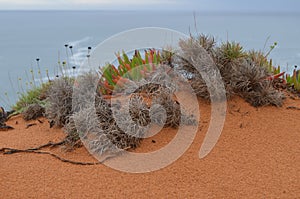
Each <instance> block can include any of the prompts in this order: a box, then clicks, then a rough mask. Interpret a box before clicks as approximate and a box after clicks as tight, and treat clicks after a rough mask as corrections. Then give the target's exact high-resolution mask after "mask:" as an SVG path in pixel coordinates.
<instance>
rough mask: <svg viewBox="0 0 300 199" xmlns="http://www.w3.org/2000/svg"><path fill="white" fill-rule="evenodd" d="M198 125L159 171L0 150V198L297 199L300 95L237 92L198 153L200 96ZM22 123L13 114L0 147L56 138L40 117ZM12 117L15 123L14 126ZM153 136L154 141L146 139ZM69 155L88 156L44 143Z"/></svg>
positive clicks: (169, 134) (162, 138) (160, 141)
mask: <svg viewBox="0 0 300 199" xmlns="http://www.w3.org/2000/svg"><path fill="white" fill-rule="evenodd" d="M200 106H201V107H200V110H201V123H200V127H199V130H198V133H197V135H196V138H195V139H194V142H193V144H192V145H191V147H190V148H189V149H188V150H187V151H186V152H185V154H184V155H183V156H182V157H181V158H179V159H178V160H177V161H175V162H174V163H173V164H171V165H170V166H168V167H166V168H163V169H161V170H158V171H155V172H150V173H144V174H130V173H123V172H120V171H116V170H113V169H111V168H109V167H106V166H104V165H94V166H80V165H72V164H69V163H64V162H61V161H59V160H57V159H54V158H53V157H51V156H48V155H39V154H24V153H19V154H13V155H2V154H1V155H0V176H1V178H0V198H129V197H130V198H148V197H153V198H300V144H299V143H300V123H299V121H300V111H299V110H290V109H286V107H288V106H297V107H300V100H299V99H297V100H292V99H287V100H286V101H285V104H284V106H283V107H281V108H276V107H263V108H258V109H257V108H253V107H251V106H250V105H248V104H247V103H245V102H244V101H243V100H241V99H240V98H234V99H232V100H230V101H229V102H228V110H227V115H226V123H225V126H224V130H223V132H222V135H221V137H220V139H219V141H218V143H217V144H216V146H215V147H214V149H213V150H212V152H211V153H210V154H209V155H208V156H206V157H205V158H203V159H199V158H198V152H199V149H200V146H201V144H202V142H203V138H204V136H205V133H206V131H207V128H208V125H209V120H210V119H209V118H210V105H208V104H207V103H205V102H202V101H200ZM41 120H42V121H44V122H43V124H40V123H39V122H38V121H30V122H29V123H32V122H33V123H37V124H38V125H36V126H32V127H30V128H28V129H26V128H25V127H26V123H25V122H24V121H23V120H22V118H21V117H20V116H18V117H15V118H12V119H10V120H9V121H8V122H7V124H8V125H11V126H13V127H14V128H15V130H12V131H0V148H2V147H12V148H21V149H25V148H29V147H35V146H39V145H41V144H45V143H47V142H49V141H59V140H60V139H62V138H63V137H64V133H63V131H62V130H61V129H55V128H54V129H50V128H49V124H48V122H47V121H46V119H41ZM16 122H17V123H18V124H16ZM175 134H176V130H174V129H164V130H163V131H162V132H160V133H159V134H157V135H155V136H153V137H151V138H147V139H145V140H144V141H143V142H142V145H141V147H140V148H138V149H136V151H137V152H143V151H153V150H156V149H159V148H160V147H162V146H164V145H166V144H167V143H168V142H169V141H170V140H171V139H172V138H173V137H174V135H175ZM152 140H155V143H154V142H152ZM45 150H50V151H51V152H53V153H56V154H59V155H61V156H62V157H64V158H68V159H71V160H76V161H95V159H94V158H93V157H92V156H91V155H89V153H88V152H87V151H86V149H85V148H84V147H82V148H79V149H76V150H75V151H73V152H63V151H62V150H61V149H60V148H56V149H45Z"/></svg>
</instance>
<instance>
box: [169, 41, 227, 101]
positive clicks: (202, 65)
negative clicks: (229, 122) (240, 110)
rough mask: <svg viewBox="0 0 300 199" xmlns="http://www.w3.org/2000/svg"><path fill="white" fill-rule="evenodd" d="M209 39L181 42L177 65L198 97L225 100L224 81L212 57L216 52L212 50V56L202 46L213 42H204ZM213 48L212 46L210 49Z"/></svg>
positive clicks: (176, 60)
mask: <svg viewBox="0 0 300 199" xmlns="http://www.w3.org/2000/svg"><path fill="white" fill-rule="evenodd" d="M208 39H210V38H208V37H207V38H204V37H200V38H198V39H195V38H193V37H191V38H190V39H187V40H181V41H180V42H179V46H180V48H181V52H180V53H179V56H177V58H176V59H175V62H176V64H175V65H176V66H177V67H176V68H177V70H178V71H179V72H180V73H182V74H183V75H184V76H185V77H187V78H188V80H189V81H190V84H191V86H192V88H193V89H194V91H195V93H196V95H197V96H198V97H201V98H204V99H214V100H225V99H224V89H223V87H222V83H223V80H222V79H221V76H220V71H219V69H218V68H217V67H216V65H215V62H214V60H213V59H212V55H211V54H214V53H213V51H214V50H213V49H210V53H211V54H209V53H208V52H207V51H206V50H205V49H204V48H203V47H202V46H201V43H212V42H213V41H204V40H208ZM212 46H213V45H212V44H211V45H210V47H212ZM196 68H197V69H198V70H197V69H196ZM198 71H199V72H200V73H199V72H198Z"/></svg>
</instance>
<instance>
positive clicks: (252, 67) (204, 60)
mask: <svg viewBox="0 0 300 199" xmlns="http://www.w3.org/2000/svg"><path fill="white" fill-rule="evenodd" d="M179 45H180V47H181V50H182V52H181V54H180V55H179V56H178V57H177V59H175V62H176V64H175V65H176V66H177V69H178V70H179V71H181V73H182V74H183V75H184V76H186V77H187V78H188V79H189V80H190V82H191V85H192V88H193V89H194V90H195V93H196V94H197V96H198V97H201V98H204V99H210V98H211V97H215V98H216V99H223V100H225V99H224V98H222V97H221V98H220V97H219V96H222V91H221V89H220V88H221V87H217V86H216V85H220V84H224V87H225V90H226V94H227V97H230V96H231V95H240V96H241V97H243V98H244V99H245V100H246V101H247V102H249V103H250V104H251V105H253V106H265V105H275V106H281V105H282V101H283V99H284V95H283V94H282V93H280V92H279V91H277V90H276V89H275V88H274V87H273V86H272V83H271V81H270V80H267V77H268V76H269V75H270V73H269V72H268V70H267V66H268V64H269V63H268V62H267V61H266V59H261V56H259V54H257V53H254V52H253V51H250V52H249V53H248V52H245V51H244V50H243V48H242V46H241V45H240V44H239V43H236V42H226V43H223V44H221V46H219V47H218V46H215V43H214V39H212V38H210V37H207V36H203V35H202V36H200V37H199V38H193V37H191V38H190V39H187V40H184V41H180V43H179ZM207 55H210V58H209V57H208V56H207ZM256 55H257V56H258V57H257V56H256ZM195 66H196V67H198V68H199V70H200V73H199V72H198V71H197V70H196V68H195ZM215 66H216V67H215ZM218 72H219V73H220V75H221V77H222V79H221V81H220V80H219V79H218V78H216V77H217V75H218ZM211 91H214V92H211ZM211 93H215V95H216V96H210V95H211Z"/></svg>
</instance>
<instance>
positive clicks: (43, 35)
mask: <svg viewBox="0 0 300 199" xmlns="http://www.w3.org/2000/svg"><path fill="white" fill-rule="evenodd" d="M299 21H300V14H297V13H238V12H234V13H230V12H226V13H222V12H200V11H163V10H160V11H155V10H149V11H109V10H105V11H0V69H1V72H0V106H3V107H5V108H6V109H10V107H11V105H12V104H14V103H15V102H16V100H17V99H18V97H19V96H20V95H21V94H22V93H23V92H25V91H26V89H30V88H31V87H32V84H38V83H39V82H41V81H42V80H41V79H45V78H48V76H49V78H52V77H55V76H56V75H58V74H59V63H58V62H59V61H60V63H62V62H63V61H64V60H67V59H69V56H71V54H72V57H73V60H76V63H75V62H74V63H72V62H71V61H70V60H68V62H70V63H68V64H70V65H72V67H73V66H75V64H76V65H77V66H76V67H77V68H78V67H79V65H80V64H78V63H81V62H82V61H84V59H86V57H87V54H88V53H89V52H88V51H89V50H88V47H91V48H92V49H93V48H94V47H96V46H97V45H98V44H99V43H101V42H103V41H104V40H106V39H107V38H110V37H111V36H113V35H116V34H118V33H120V32H123V31H128V30H131V29H135V28H143V27H160V28H167V29H172V30H175V31H179V32H181V33H183V34H187V35H189V34H192V35H197V34H206V35H211V36H214V37H215V39H216V41H217V42H218V43H221V42H226V41H236V42H239V43H241V45H242V46H243V47H244V49H245V50H251V49H256V50H261V51H263V52H265V53H267V52H268V51H269V49H270V46H271V45H273V43H274V42H276V43H277V46H276V47H275V48H274V49H273V51H272V52H271V53H270V56H269V57H270V58H272V60H273V64H274V65H280V66H281V68H282V69H283V70H286V71H288V72H291V71H292V70H293V68H294V66H295V65H299V66H300V36H299V35H300V26H299ZM120 42H122V41H120ZM66 44H68V46H70V45H71V46H72V47H73V48H72V52H70V49H69V50H68V52H67V51H66V47H65V45H66ZM121 50H122V49H120V51H121ZM37 59H38V60H39V61H37ZM38 71H40V72H38ZM46 71H48V73H47V72H46ZM32 79H34V81H35V82H32ZM29 82H31V84H30V83H29Z"/></svg>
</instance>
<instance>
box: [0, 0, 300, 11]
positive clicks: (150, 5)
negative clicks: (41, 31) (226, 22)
mask: <svg viewBox="0 0 300 199" xmlns="http://www.w3.org/2000/svg"><path fill="white" fill-rule="evenodd" d="M20 9H21V10H45V9H46V10H47V9H51V10H53V9H54V10H57V9H59V10H82V9H84V10H87V9H118V10H119V9H121V10H140V9H147V10H148V9H154V10H157V9H159V10H162V9H172V10H176V9H180V10H195V11H197V10H200V11H239V12H245V11H259V12H265V11H267V12H300V0H0V10H20Z"/></svg>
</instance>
